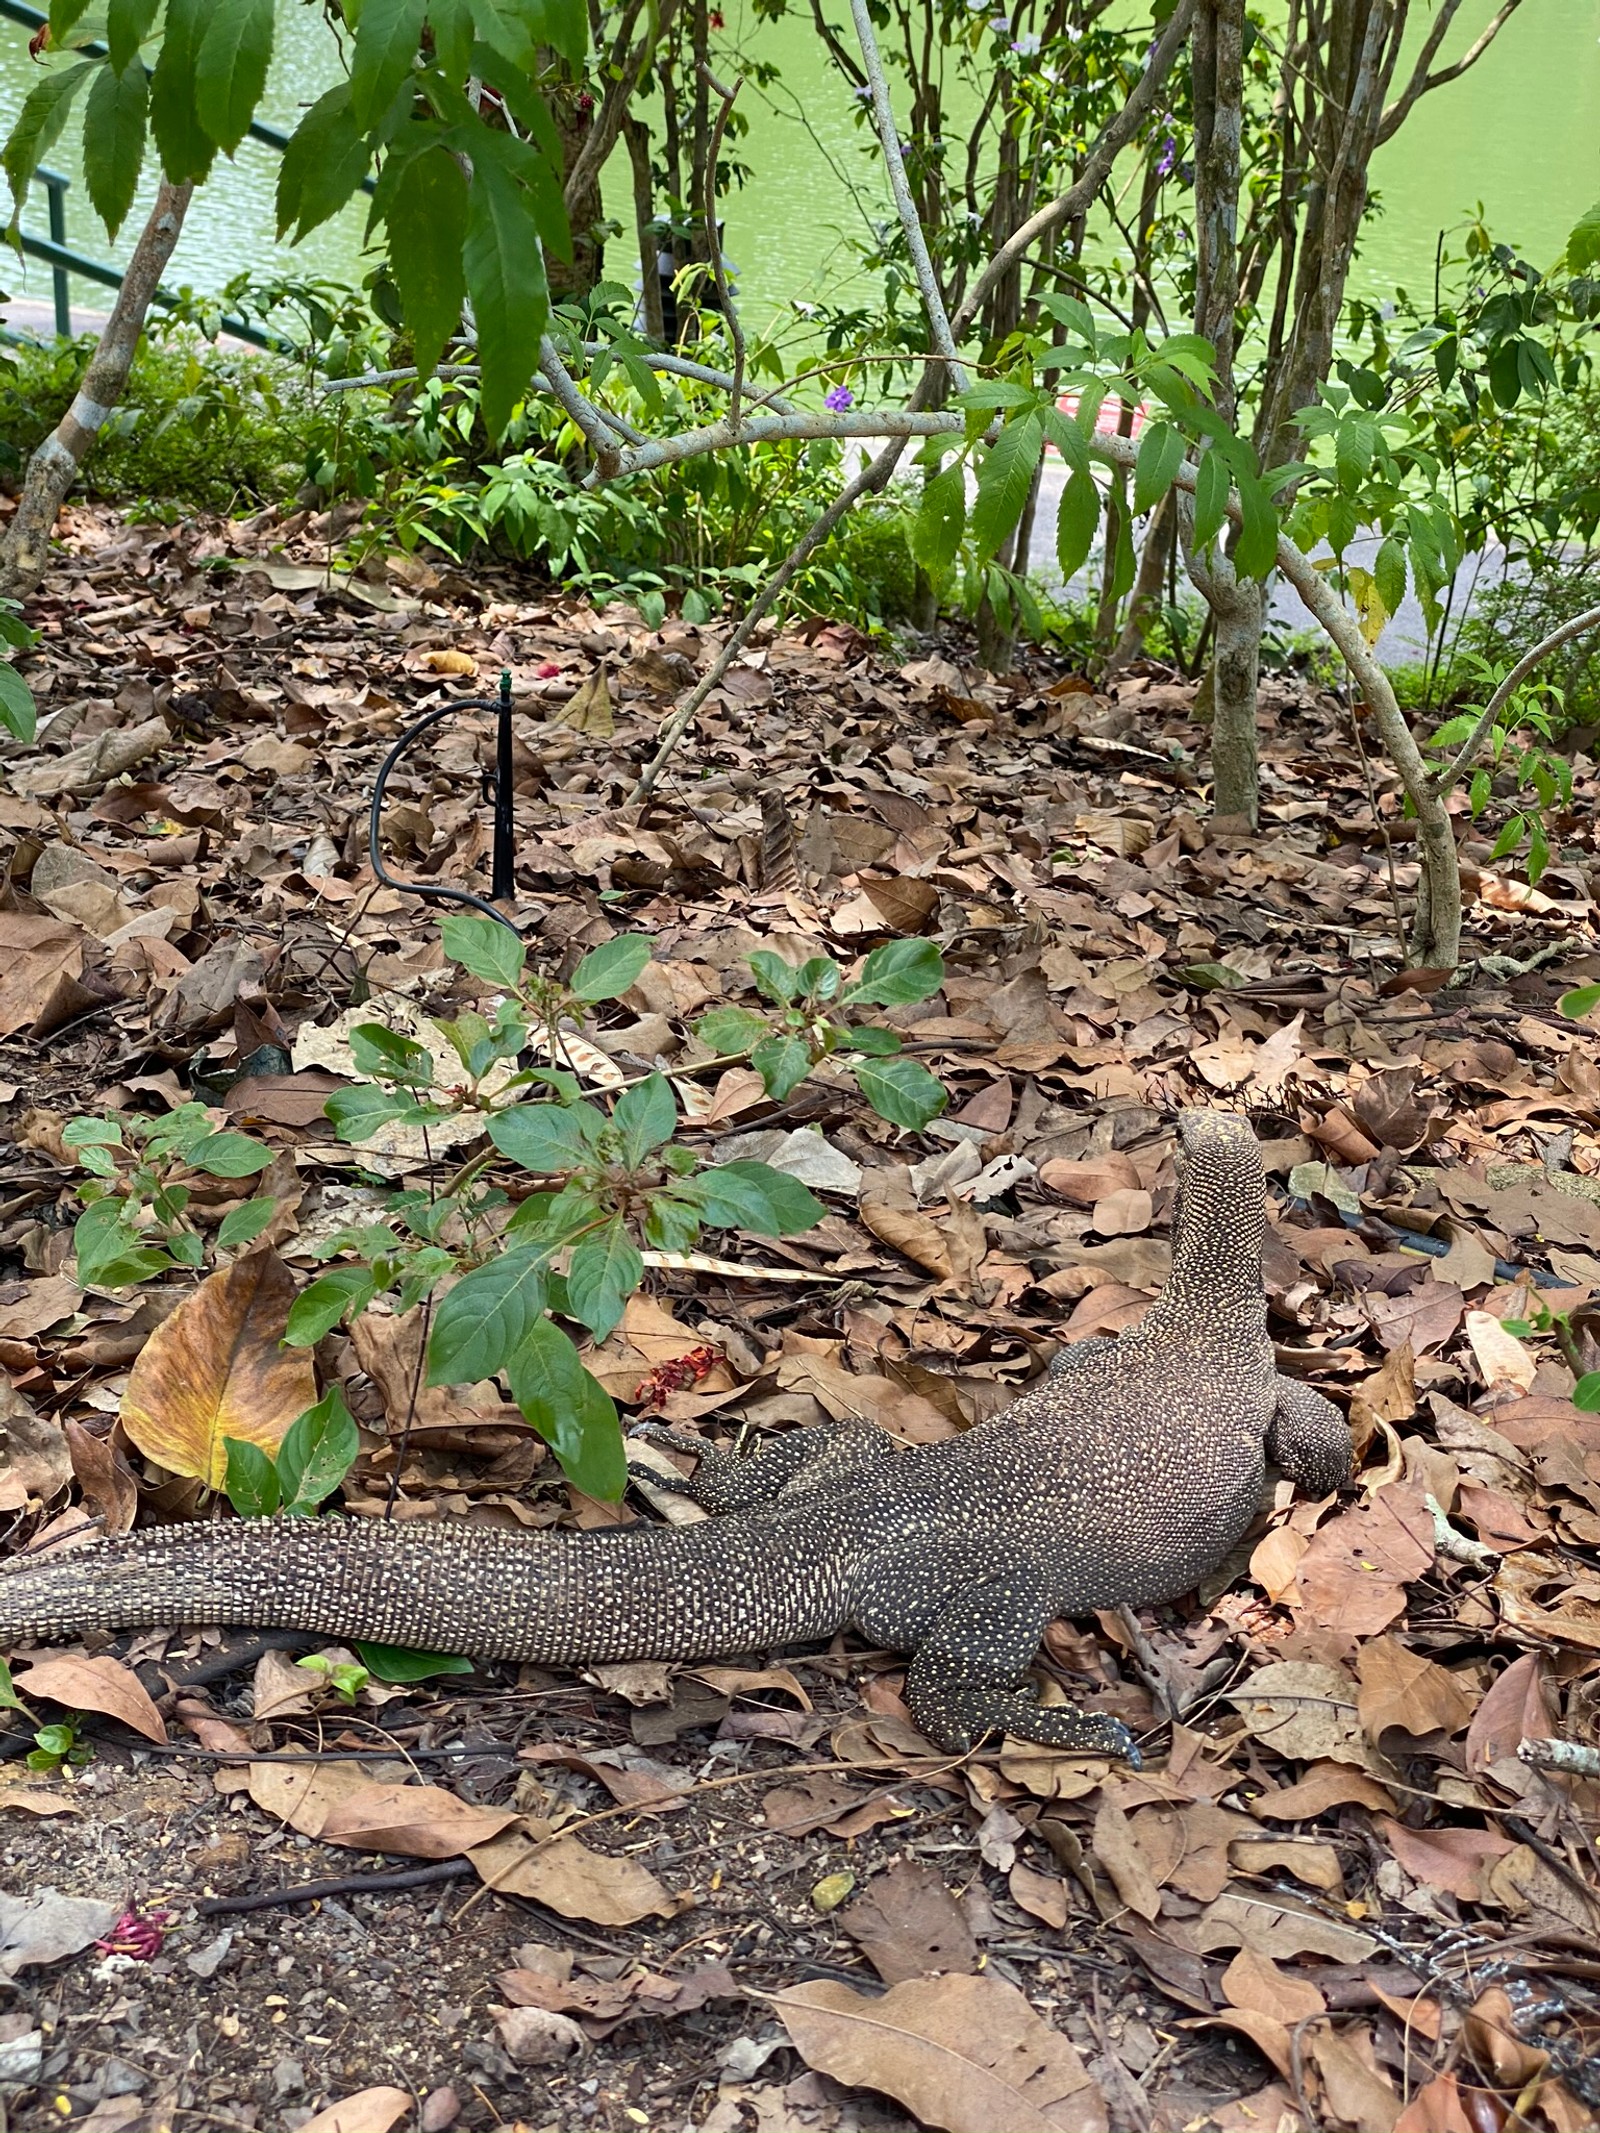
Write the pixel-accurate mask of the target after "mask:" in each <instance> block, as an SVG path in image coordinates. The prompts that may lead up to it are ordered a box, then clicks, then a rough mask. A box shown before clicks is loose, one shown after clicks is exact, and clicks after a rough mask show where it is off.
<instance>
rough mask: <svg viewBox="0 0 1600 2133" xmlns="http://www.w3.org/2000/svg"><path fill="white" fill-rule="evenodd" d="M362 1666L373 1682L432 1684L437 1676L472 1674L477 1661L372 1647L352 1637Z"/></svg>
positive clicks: (395, 1646)
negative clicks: (422, 1682) (420, 1682)
mask: <svg viewBox="0 0 1600 2133" xmlns="http://www.w3.org/2000/svg"><path fill="white" fill-rule="evenodd" d="M351 1641H352V1643H353V1644H354V1645H355V1648H356V1651H357V1653H358V1655H359V1657H360V1660H361V1664H362V1665H363V1666H364V1667H365V1668H366V1670H367V1672H368V1673H369V1674H370V1675H371V1676H372V1678H373V1680H374V1681H393V1682H405V1681H431V1680H432V1679H433V1677H434V1675H435V1674H471V1673H475V1672H476V1670H477V1661H476V1660H474V1659H463V1658H461V1657H459V1655H455V1654H452V1653H449V1652H409V1651H406V1650H405V1649H404V1647H403V1646H401V1645H398V1644H369V1643H367V1642H366V1640H365V1639H364V1638H361V1637H355V1638H352V1640H351Z"/></svg>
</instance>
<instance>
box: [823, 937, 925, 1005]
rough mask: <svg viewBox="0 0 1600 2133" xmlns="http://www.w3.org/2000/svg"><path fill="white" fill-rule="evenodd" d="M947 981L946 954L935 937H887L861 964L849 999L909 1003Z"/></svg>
mask: <svg viewBox="0 0 1600 2133" xmlns="http://www.w3.org/2000/svg"><path fill="white" fill-rule="evenodd" d="M943 983H944V957H943V956H942V955H941V954H940V953H939V951H938V949H937V948H936V947H935V946H934V944H933V942H932V941H919V940H904V941H885V942H884V943H883V945H882V947H880V948H874V949H873V951H872V953H871V954H870V955H869V956H868V957H867V959H866V961H865V962H864V963H863V964H862V966H861V975H860V977H859V978H857V979H856V981H855V983H854V984H853V985H852V986H851V987H850V989H849V990H848V992H846V994H845V996H844V997H845V998H846V999H847V1000H859V1001H863V1002H865V1003H867V1004H869V1005H871V1006H873V1007H909V1006H911V1005H912V1004H913V1002H915V1001H917V1000H926V999H927V998H928V997H929V995H930V994H932V993H936V992H937V991H938V990H939V987H940V986H941V985H942V984H943Z"/></svg>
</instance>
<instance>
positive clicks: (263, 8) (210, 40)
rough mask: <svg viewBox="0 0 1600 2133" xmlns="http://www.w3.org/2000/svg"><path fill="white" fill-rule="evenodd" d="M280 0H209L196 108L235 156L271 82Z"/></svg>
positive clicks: (199, 57)
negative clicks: (275, 29) (270, 75)
mask: <svg viewBox="0 0 1600 2133" xmlns="http://www.w3.org/2000/svg"><path fill="white" fill-rule="evenodd" d="M274 14H275V0H209V6H208V8H207V12H206V25H205V28H204V30H203V31H202V32H201V35H200V43H199V46H198V48H197V50H196V52H195V60H194V93H195V110H196V113H197V115H198V117H199V120H200V123H201V125H202V126H203V127H204V128H205V130H206V132H207V133H208V134H209V135H210V136H211V138H212V140H214V141H215V142H216V144H217V146H218V147H219V148H225V149H226V150H227V152H228V154H229V155H232V153H233V151H234V150H235V149H236V148H237V147H238V145H239V143H240V142H241V141H242V140H243V139H244V137H245V133H246V131H247V129H248V128H249V125H250V121H251V120H252V119H253V118H254V117H255V113H256V106H257V104H259V103H260V101H261V92H262V90H263V89H265V87H266V86H267V68H268V66H269V65H270V64H271V60H272V27H273V20H274Z"/></svg>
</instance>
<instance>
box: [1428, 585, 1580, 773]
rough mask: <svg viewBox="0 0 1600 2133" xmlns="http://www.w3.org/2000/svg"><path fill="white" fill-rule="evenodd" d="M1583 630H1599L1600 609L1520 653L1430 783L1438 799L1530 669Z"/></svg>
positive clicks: (1464, 766)
mask: <svg viewBox="0 0 1600 2133" xmlns="http://www.w3.org/2000/svg"><path fill="white" fill-rule="evenodd" d="M1585 630H1600V607H1591V608H1589V609H1588V610H1587V611H1586V612H1585V613H1583V614H1581V615H1575V616H1574V617H1573V619H1572V620H1571V621H1570V622H1563V623H1562V625H1561V627H1560V629H1558V630H1552V631H1551V632H1550V634H1549V636H1548V637H1544V638H1541V639H1540V641H1539V643H1537V644H1536V645H1535V646H1534V648H1533V650H1532V651H1531V652H1524V653H1523V655H1522V657H1521V658H1520V659H1519V660H1518V661H1517V663H1516V665H1515V666H1514V667H1513V668H1512V669H1511V672H1510V673H1509V674H1508V675H1507V676H1506V678H1505V680H1504V681H1503V682H1501V684H1500V686H1499V688H1498V689H1496V690H1495V692H1494V694H1493V696H1491V697H1490V699H1489V701H1488V702H1487V703H1486V704H1485V705H1484V707H1483V709H1482V710H1481V711H1480V712H1479V713H1478V723H1477V724H1476V725H1475V726H1474V727H1473V729H1472V731H1471V733H1470V734H1469V735H1468V736H1467V740H1466V743H1465V745H1464V746H1463V748H1462V750H1461V753H1460V754H1459V755H1458V756H1457V757H1456V759H1455V761H1454V762H1453V763H1452V764H1451V765H1450V767H1449V769H1448V770H1441V771H1440V772H1439V774H1438V776H1437V777H1436V778H1435V779H1434V789H1435V790H1436V791H1437V792H1438V794H1439V797H1440V798H1441V799H1443V797H1444V795H1445V794H1446V793H1447V792H1449V791H1450V790H1451V789H1452V787H1453V786H1454V785H1455V784H1456V783H1457V781H1458V780H1459V779H1460V778H1462V777H1464V776H1465V774H1466V772H1467V771H1468V770H1469V769H1470V768H1471V767H1472V759H1473V757H1474V756H1475V755H1476V754H1477V752H1478V750H1479V749H1480V748H1481V747H1482V746H1483V742H1484V736H1485V735H1486V734H1487V733H1488V731H1489V729H1490V727H1491V726H1492V725H1493V724H1494V722H1495V720H1496V719H1497V718H1498V717H1499V715H1500V713H1501V711H1502V710H1503V709H1504V708H1505V706H1506V705H1507V704H1508V703H1509V702H1510V701H1511V699H1512V697H1513V696H1514V695H1515V694H1516V692H1517V690H1518V689H1520V688H1521V686H1522V684H1523V683H1524V682H1525V681H1526V680H1527V678H1528V676H1529V675H1530V674H1531V673H1532V672H1533V670H1534V668H1535V667H1536V666H1538V665H1539V663H1540V661H1541V660H1544V659H1548V658H1549V656H1550V654H1551V653H1552V652H1554V651H1559V649H1560V648H1561V646H1562V645H1564V644H1565V643H1566V641H1567V639H1568V638H1569V637H1581V636H1582V635H1583V633H1584V631H1585Z"/></svg>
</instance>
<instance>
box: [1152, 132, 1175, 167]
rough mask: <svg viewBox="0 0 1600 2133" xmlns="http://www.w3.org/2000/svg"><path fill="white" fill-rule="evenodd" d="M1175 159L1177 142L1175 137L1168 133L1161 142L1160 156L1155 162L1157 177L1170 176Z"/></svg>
mask: <svg viewBox="0 0 1600 2133" xmlns="http://www.w3.org/2000/svg"><path fill="white" fill-rule="evenodd" d="M1177 160H1178V143H1177V140H1176V139H1175V137H1174V136H1173V135H1172V134H1170V133H1169V134H1168V135H1167V137H1166V139H1165V140H1164V141H1163V142H1162V144H1161V156H1160V160H1159V161H1158V162H1157V164H1156V176H1157V177H1158V178H1167V177H1170V176H1171V175H1172V166H1173V164H1174V163H1176V162H1177Z"/></svg>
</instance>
